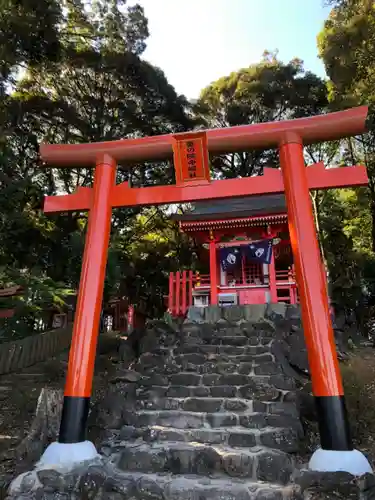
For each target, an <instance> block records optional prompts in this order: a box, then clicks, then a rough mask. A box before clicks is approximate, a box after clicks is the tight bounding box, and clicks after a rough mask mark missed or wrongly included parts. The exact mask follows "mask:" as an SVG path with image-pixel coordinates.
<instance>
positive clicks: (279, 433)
mask: <svg viewBox="0 0 375 500" xmlns="http://www.w3.org/2000/svg"><path fill="white" fill-rule="evenodd" d="M139 439H141V440H143V441H145V442H161V441H179V442H185V443H188V442H190V443H201V444H202V443H203V444H213V445H226V446H231V447H233V448H253V447H254V446H265V447H267V448H272V449H276V450H282V451H285V452H287V453H296V452H297V451H298V450H299V444H300V435H299V434H298V432H297V431H296V430H295V429H293V428H292V427H288V428H285V427H271V426H269V427H262V428H261V429H258V428H250V429H246V428H243V427H240V426H234V427H229V428H221V429H205V428H198V429H178V428H174V427H165V426H159V425H151V426H148V427H147V428H144V429H137V428H135V427H133V426H123V427H122V428H121V431H120V434H119V441H118V443H116V442H114V443H113V445H112V446H111V450H112V452H116V453H117V452H118V451H120V450H121V449H122V448H123V444H122V441H130V440H132V441H133V440H139Z"/></svg>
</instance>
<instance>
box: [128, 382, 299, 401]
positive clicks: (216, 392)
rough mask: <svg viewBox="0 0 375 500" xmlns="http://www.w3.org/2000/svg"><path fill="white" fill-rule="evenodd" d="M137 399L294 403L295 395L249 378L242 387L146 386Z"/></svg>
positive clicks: (140, 388)
mask: <svg viewBox="0 0 375 500" xmlns="http://www.w3.org/2000/svg"><path fill="white" fill-rule="evenodd" d="M136 395H137V397H140V398H143V399H146V398H158V397H159V398H160V397H162V398H163V397H169V398H188V397H209V396H212V397H214V398H241V399H256V400H258V401H265V402H268V401H269V402H271V401H275V402H276V401H278V402H292V401H295V398H296V396H295V393H294V392H293V391H288V390H281V389H276V388H275V387H272V386H270V385H266V384H265V383H264V382H263V381H262V383H260V384H257V383H256V382H255V381H254V377H251V378H248V383H247V384H245V385H241V386H233V385H211V386H207V385H193V386H182V385H169V386H167V385H163V386H159V385H150V384H145V385H143V387H142V384H141V385H140V387H139V388H138V389H137V390H136Z"/></svg>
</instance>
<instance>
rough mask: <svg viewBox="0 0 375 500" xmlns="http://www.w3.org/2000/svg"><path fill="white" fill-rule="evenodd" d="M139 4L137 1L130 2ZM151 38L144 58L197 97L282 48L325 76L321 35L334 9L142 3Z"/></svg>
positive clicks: (195, 1) (239, 0) (204, 1)
mask: <svg viewBox="0 0 375 500" xmlns="http://www.w3.org/2000/svg"><path fill="white" fill-rule="evenodd" d="M134 3H136V1H135V0H131V1H130V2H129V4H130V5H131V4H134ZM137 3H140V4H141V5H142V6H143V7H144V9H145V13H146V16H147V17H148V20H149V27H150V32H151V36H150V38H149V40H148V47H147V50H146V52H145V54H144V58H145V59H147V60H148V61H150V62H151V63H153V64H155V65H157V66H159V67H160V68H162V69H163V70H164V72H165V74H166V76H167V78H168V80H169V82H170V83H171V84H172V85H174V87H175V88H176V90H177V92H179V93H181V94H185V95H186V96H187V97H188V98H196V97H198V95H199V92H200V90H201V89H202V88H204V87H205V86H207V85H208V84H209V83H211V82H212V81H214V80H216V79H217V78H220V77H221V76H224V75H227V74H229V73H230V72H231V71H236V70H238V69H239V68H242V67H246V66H249V65H250V64H252V63H255V62H257V61H259V59H260V57H261V55H262V53H263V51H264V50H265V49H267V50H274V49H279V58H280V59H281V60H283V61H285V62H287V61H289V60H290V59H292V58H293V57H299V58H301V59H303V61H304V62H305V68H306V69H308V70H311V71H313V72H315V73H317V74H319V75H321V76H324V75H325V72H324V67H323V64H322V63H321V61H320V60H319V59H318V57H317V47H316V35H317V34H318V32H319V31H320V29H321V28H322V26H323V22H324V20H325V19H326V18H327V16H328V13H329V8H327V7H323V0H137Z"/></svg>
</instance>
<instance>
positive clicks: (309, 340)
mask: <svg viewBox="0 0 375 500" xmlns="http://www.w3.org/2000/svg"><path fill="white" fill-rule="evenodd" d="M280 163H281V170H282V175H283V179H284V186H285V196H286V201H287V209H288V221H289V232H290V239H291V246H292V250H293V257H294V262H295V267H296V276H297V282H298V289H299V292H300V301H301V309H302V321H303V327H304V332H305V339H306V347H307V351H308V358H309V365H310V373H311V379H312V388H313V394H314V396H315V401H316V407H317V414H318V418H319V431H320V439H321V447H322V449H323V450H332V451H349V450H352V449H353V446H352V441H351V437H350V431H349V423H348V417H347V413H346V407H345V400H344V391H343V385H342V380H341V374H340V368H339V363H338V359H337V354H336V346H335V340H334V334H333V329H332V323H331V318H330V314H329V309H328V294H327V287H326V282H325V279H324V276H323V272H322V264H321V258H320V252H319V246H318V241H317V236H316V229H315V224H314V219H313V211H312V204H311V200H310V193H309V188H308V183H307V174H306V167H305V161H304V156H303V144H302V140H301V138H300V137H299V136H298V135H296V134H294V133H290V134H289V133H287V134H286V135H285V139H284V141H283V142H282V143H281V144H280Z"/></svg>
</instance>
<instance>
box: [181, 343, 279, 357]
mask: <svg viewBox="0 0 375 500" xmlns="http://www.w3.org/2000/svg"><path fill="white" fill-rule="evenodd" d="M269 352H270V347H269V346H266V345H255V346H254V345H245V346H230V345H207V344H186V345H181V346H180V347H176V348H175V349H174V350H173V354H174V355H178V354H189V353H201V354H226V355H229V356H243V355H256V354H264V353H269Z"/></svg>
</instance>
